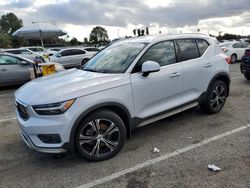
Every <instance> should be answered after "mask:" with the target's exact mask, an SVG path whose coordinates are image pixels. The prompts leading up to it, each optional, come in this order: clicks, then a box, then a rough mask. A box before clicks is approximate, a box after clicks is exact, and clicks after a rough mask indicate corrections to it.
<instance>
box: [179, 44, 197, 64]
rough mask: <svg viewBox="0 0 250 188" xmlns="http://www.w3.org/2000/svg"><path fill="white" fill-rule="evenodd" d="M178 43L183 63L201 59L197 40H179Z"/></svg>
mask: <svg viewBox="0 0 250 188" xmlns="http://www.w3.org/2000/svg"><path fill="white" fill-rule="evenodd" d="M176 42H177V44H178V46H179V49H180V59H181V61H186V60H190V59H195V58H198V57H200V55H199V50H198V47H197V44H196V41H195V39H179V40H177V41H176Z"/></svg>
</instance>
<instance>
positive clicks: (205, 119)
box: [0, 63, 250, 188]
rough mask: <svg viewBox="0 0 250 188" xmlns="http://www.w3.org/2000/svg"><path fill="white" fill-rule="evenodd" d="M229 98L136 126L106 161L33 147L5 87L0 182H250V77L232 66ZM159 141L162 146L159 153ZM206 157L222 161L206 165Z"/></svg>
mask: <svg viewBox="0 0 250 188" xmlns="http://www.w3.org/2000/svg"><path fill="white" fill-rule="evenodd" d="M230 74H231V79H232V81H231V91H230V97H229V98H228V99H227V102H226V104H225V106H224V108H223V110H222V111H221V112H220V113H218V114H215V115H207V114H205V113H204V112H202V111H201V110H200V108H199V107H195V108H193V109H190V110H188V111H185V112H183V113H180V114H177V115H174V116H172V117H169V118H166V119H164V120H161V121H158V122H155V123H153V124H150V125H147V126H144V127H141V128H138V129H136V130H135V131H134V132H133V133H132V138H131V139H129V140H127V142H126V143H125V146H124V148H123V149H122V151H121V152H120V153H119V154H118V155H116V156H115V157H114V158H112V159H110V160H107V161H102V162H87V161H85V160H84V159H82V158H80V157H78V156H77V155H76V154H69V155H67V156H66V157H64V158H60V159H58V158H57V157H56V156H55V155H51V154H41V153H37V152H34V151H31V150H29V149H28V148H27V147H26V145H25V144H24V143H23V142H22V140H21V137H20V135H19V128H18V124H17V121H16V119H15V109H14V91H15V90H16V89H17V88H15V87H14V88H13V87H12V88H4V89H2V90H0V187H25V188H26V187H27V188H28V187H36V188H37V187H91V186H93V187H107V188H109V187H114V188H115V187H119V188H123V187H127V188H134V187H140V188H147V187H244V188H245V187H250V111H249V106H250V82H249V81H247V80H245V78H244V77H243V75H242V74H241V73H240V69H239V63H236V64H233V65H231V73H230ZM154 147H157V148H158V149H159V150H160V152H159V153H154V152H152V151H153V148H154ZM208 164H215V165H217V166H218V167H220V168H221V171H220V172H213V171H210V170H208V168H207V166H208Z"/></svg>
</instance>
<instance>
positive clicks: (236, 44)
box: [233, 42, 241, 48]
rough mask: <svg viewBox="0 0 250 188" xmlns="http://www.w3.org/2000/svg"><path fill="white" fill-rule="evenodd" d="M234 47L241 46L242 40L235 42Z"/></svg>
mask: <svg viewBox="0 0 250 188" xmlns="http://www.w3.org/2000/svg"><path fill="white" fill-rule="evenodd" d="M233 48H241V43H240V42H236V43H234V44H233Z"/></svg>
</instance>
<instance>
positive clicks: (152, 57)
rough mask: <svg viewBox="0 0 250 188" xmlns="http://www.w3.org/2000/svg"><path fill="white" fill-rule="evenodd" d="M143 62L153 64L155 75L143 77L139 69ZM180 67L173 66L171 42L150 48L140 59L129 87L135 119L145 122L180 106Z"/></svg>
mask: <svg viewBox="0 0 250 188" xmlns="http://www.w3.org/2000/svg"><path fill="white" fill-rule="evenodd" d="M145 61H155V62H158V63H159V64H160V66H161V69H160V71H159V72H154V73H150V74H149V75H148V76H147V77H144V76H143V75H142V73H141V66H142V64H143V63H144V62H145ZM182 74H183V71H182V67H181V64H180V63H177V62H176V52H175V45H174V42H173V41H165V42H160V43H157V44H155V45H153V46H151V47H150V48H149V49H148V50H147V51H146V52H145V53H144V54H143V56H142V57H141V58H140V60H139V62H138V63H137V65H136V67H135V69H134V71H133V73H132V74H131V85H132V91H133V97H134V109H135V117H138V118H140V119H144V118H145V119H146V118H149V117H152V116H153V115H158V114H160V113H163V112H165V111H167V110H169V109H172V108H174V107H177V106H180V105H181V104H182V82H183V79H182Z"/></svg>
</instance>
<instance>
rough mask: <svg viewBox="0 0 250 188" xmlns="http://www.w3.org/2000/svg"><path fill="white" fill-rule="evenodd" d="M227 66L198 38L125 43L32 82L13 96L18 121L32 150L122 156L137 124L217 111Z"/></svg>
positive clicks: (213, 46) (225, 90)
mask: <svg viewBox="0 0 250 188" xmlns="http://www.w3.org/2000/svg"><path fill="white" fill-rule="evenodd" d="M229 61H230V59H229V58H228V57H227V56H226V55H225V54H224V53H223V52H222V51H221V49H220V48H219V46H218V45H217V42H216V40H214V39H213V38H211V37H209V36H205V35H201V34H179V35H160V36H147V37H139V38H133V39H127V40H123V41H121V42H117V43H115V44H112V45H110V46H108V47H107V48H105V49H103V50H102V51H100V52H99V53H98V54H96V55H95V56H94V57H93V58H92V59H90V60H89V62H88V63H87V64H86V65H85V66H84V68H83V69H82V70H79V69H70V70H66V71H64V72H62V73H58V74H56V75H51V76H48V77H44V78H39V79H37V80H35V81H32V82H30V83H28V84H26V85H24V86H23V87H22V88H20V89H19V90H18V91H17V92H16V93H15V98H16V106H17V120H18V122H19V125H20V131H21V136H22V138H23V140H24V142H25V143H26V144H27V145H28V146H29V147H30V148H32V149H34V150H36V151H40V152H47V153H60V152H66V151H67V150H74V149H76V150H77V151H78V153H79V154H80V155H81V156H82V157H84V158H85V159H87V160H94V161H98V160H105V159H108V158H111V157H112V156H114V155H115V154H117V153H118V152H119V151H120V150H121V149H122V146H123V145H124V142H125V140H126V138H129V137H130V136H131V131H132V130H133V129H135V128H136V127H140V126H144V125H146V124H150V123H152V122H155V121H157V120H160V119H163V118H166V117H168V116H170V115H173V114H176V113H179V112H182V111H184V110H186V109H189V108H192V107H194V106H196V105H200V106H201V108H202V109H203V110H205V111H206V112H208V113H217V112H219V111H220V110H221V109H222V108H223V106H224V104H225V102H226V98H227V97H228V95H229V85H230V77H229V66H228V64H229Z"/></svg>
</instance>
